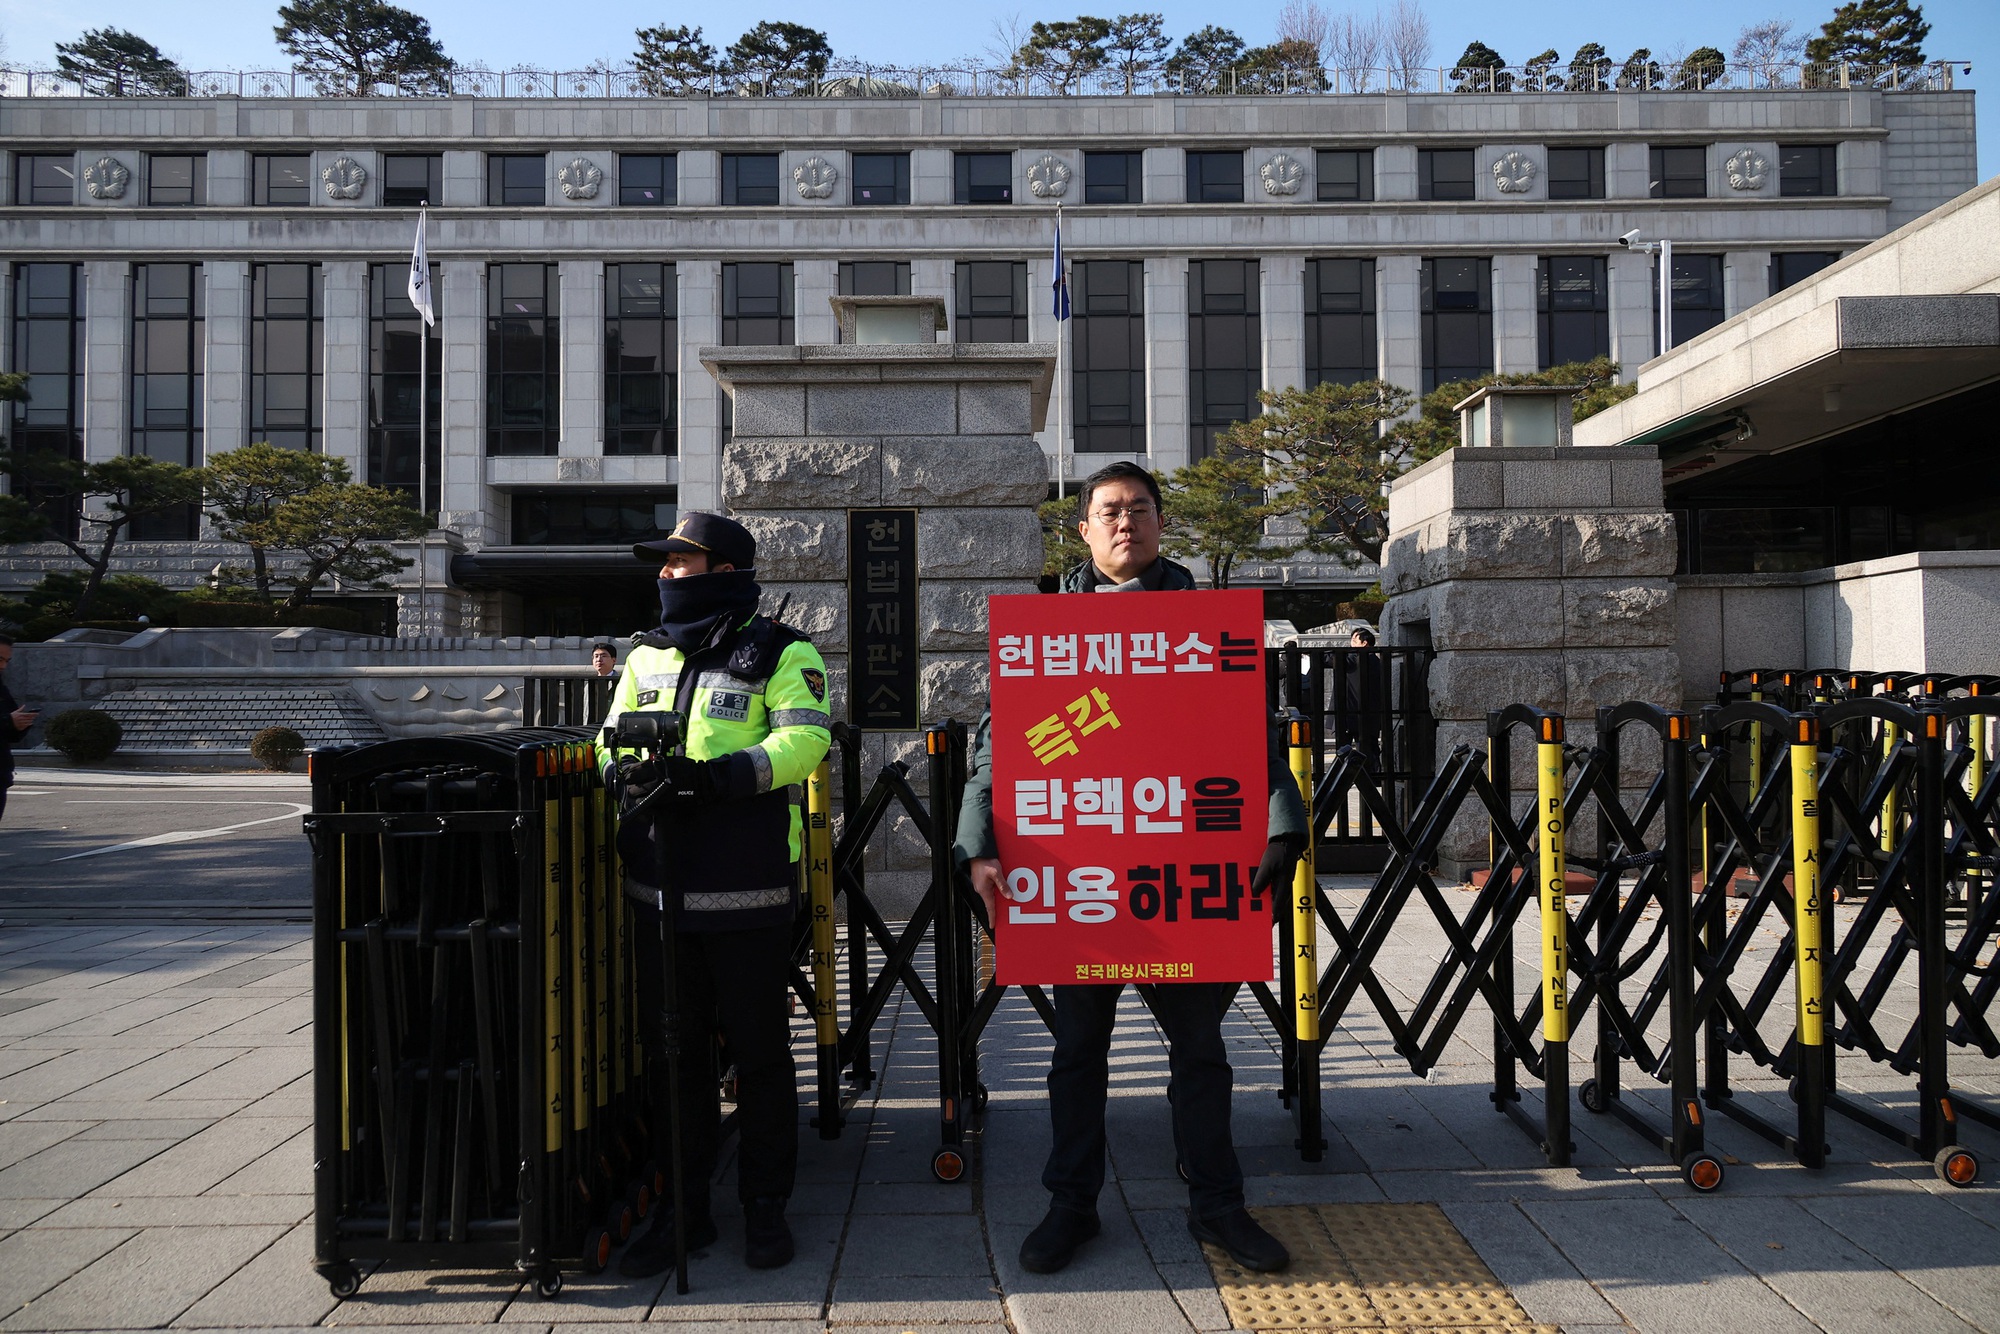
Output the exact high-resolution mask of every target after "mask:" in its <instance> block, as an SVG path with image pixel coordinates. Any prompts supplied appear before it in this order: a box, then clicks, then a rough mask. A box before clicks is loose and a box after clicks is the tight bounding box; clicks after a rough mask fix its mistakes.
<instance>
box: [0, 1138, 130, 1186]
mask: <svg viewBox="0 0 2000 1334" xmlns="http://www.w3.org/2000/svg"><path fill="white" fill-rule="evenodd" d="M169 1147H170V1144H169V1142H168V1141H165V1140H145V1139H128V1140H105V1141H93V1142H90V1143H74V1142H71V1141H68V1140H65V1141H64V1142H62V1143H61V1144H57V1145H54V1146H53V1147H51V1148H47V1149H43V1150H42V1151H41V1152H40V1153H38V1154H35V1155H34V1156H32V1157H29V1158H24V1159H22V1160H21V1161H20V1162H18V1163H15V1164H14V1165H13V1166H12V1167H9V1168H7V1169H6V1170H5V1171H0V1197H5V1198H9V1199H26V1200H66V1199H74V1198H76V1197H77V1196H80V1195H88V1194H89V1193H90V1192H91V1191H93V1190H95V1189H97V1188H98V1187H99V1186H101V1185H103V1184H104V1183H105V1182H107V1181H109V1180H111V1179H112V1178H113V1177H116V1176H117V1175H119V1174H120V1173H121V1172H125V1171H129V1170H130V1169H131V1168H134V1167H136V1166H138V1165H139V1164H140V1163H143V1162H145V1161H146V1160H147V1159H148V1158H151V1157H153V1156H154V1155H155V1154H158V1153H160V1152H162V1151H163V1150H165V1149H167V1148H169Z"/></svg>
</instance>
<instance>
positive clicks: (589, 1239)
mask: <svg viewBox="0 0 2000 1334" xmlns="http://www.w3.org/2000/svg"><path fill="white" fill-rule="evenodd" d="M617 1244H618V1234H617V1233H615V1232H613V1231H612V1230H611V1229H610V1228H608V1227H594V1228H592V1229H591V1230H590V1231H588V1232H586V1233H584V1235H583V1272H584V1273H586V1274H601V1273H603V1272H604V1266H606V1265H608V1264H610V1263H611V1250H612V1248H613V1247H614V1246H616V1245H617Z"/></svg>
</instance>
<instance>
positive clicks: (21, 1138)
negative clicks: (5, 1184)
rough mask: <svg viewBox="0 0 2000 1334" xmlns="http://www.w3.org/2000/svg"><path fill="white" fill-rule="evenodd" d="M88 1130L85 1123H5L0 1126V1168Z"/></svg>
mask: <svg viewBox="0 0 2000 1334" xmlns="http://www.w3.org/2000/svg"><path fill="white" fill-rule="evenodd" d="M89 1128H90V1122H88V1121H8V1122H6V1123H4V1124H0V1168H7V1167H12V1166H13V1165H14V1164H15V1163H18V1162H20V1161H21V1160H22V1159H23V1158H32V1157H33V1156H34V1155H36V1154H38V1153H40V1152H41V1151H42V1150H43V1149H46V1148H49V1147H51V1146H52V1145H56V1144H60V1143H62V1142H63V1141H64V1140H66V1139H70V1138H72V1137H74V1136H76V1135H78V1134H80V1133H82V1132H83V1131H85V1130H87V1129H89Z"/></svg>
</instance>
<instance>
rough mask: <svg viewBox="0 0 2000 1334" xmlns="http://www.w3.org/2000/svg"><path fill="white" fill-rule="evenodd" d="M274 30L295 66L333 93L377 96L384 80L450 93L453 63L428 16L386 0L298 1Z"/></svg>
mask: <svg viewBox="0 0 2000 1334" xmlns="http://www.w3.org/2000/svg"><path fill="white" fill-rule="evenodd" d="M278 18H279V19H280V20H282V22H280V23H279V24H278V26H277V28H276V29H275V30H274V31H275V32H276V34H277V38H278V45H279V46H281V47H283V48H284V49H285V53H286V54H287V55H289V56H291V57H292V60H293V62H294V68H296V69H297V70H298V72H299V73H301V74H304V75H306V76H307V77H309V78H311V79H312V80H313V82H314V83H316V84H317V85H318V86H319V87H320V89H321V90H322V91H324V92H328V93H337V94H344V95H346V96H350V97H371V96H373V95H374V93H375V89H376V88H377V87H378V86H379V85H381V84H385V83H387V84H395V85H396V86H397V87H399V88H401V89H402V90H403V91H404V92H406V93H407V92H425V93H448V92H450V91H451V87H450V77H449V76H450V74H451V69H452V64H451V61H450V59H449V58H447V57H446V55H445V53H444V48H443V47H442V46H439V45H438V43H437V39H436V38H434V37H432V36H431V25H430V23H429V21H428V20H426V19H424V18H423V17H422V16H420V15H417V14H412V13H411V12H410V11H409V10H407V9H398V8H397V7H396V6H394V5H390V4H384V3H383V0H297V3H295V4H289V5H280V6H278Z"/></svg>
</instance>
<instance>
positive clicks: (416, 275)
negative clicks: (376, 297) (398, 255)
mask: <svg viewBox="0 0 2000 1334" xmlns="http://www.w3.org/2000/svg"><path fill="white" fill-rule="evenodd" d="M426 216H428V215H427V214H425V212H424V211H423V210H422V209H418V210H417V248H416V249H415V250H413V251H411V252H410V304H411V305H413V306H415V307H416V308H417V314H419V315H421V316H423V317H424V323H425V324H427V325H434V324H436V323H437V315H436V313H435V312H434V311H432V309H431V262H430V257H429V256H428V255H427V254H425V253H424V219H425V218H426Z"/></svg>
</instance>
